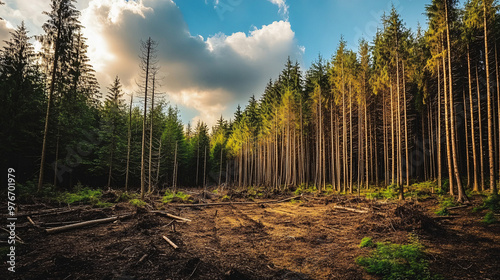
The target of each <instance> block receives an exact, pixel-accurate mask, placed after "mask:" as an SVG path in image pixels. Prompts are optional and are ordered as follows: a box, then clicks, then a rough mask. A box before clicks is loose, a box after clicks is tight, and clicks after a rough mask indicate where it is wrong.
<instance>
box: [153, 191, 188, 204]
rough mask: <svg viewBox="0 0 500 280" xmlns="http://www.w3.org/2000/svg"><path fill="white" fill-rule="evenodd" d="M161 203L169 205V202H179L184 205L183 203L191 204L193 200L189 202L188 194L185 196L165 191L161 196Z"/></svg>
mask: <svg viewBox="0 0 500 280" xmlns="http://www.w3.org/2000/svg"><path fill="white" fill-rule="evenodd" d="M161 202H163V203H171V202H181V203H185V202H193V200H191V196H190V195H188V194H185V193H183V192H180V191H179V192H175V193H174V192H172V191H170V190H166V191H165V195H164V196H163V198H162V200H161Z"/></svg>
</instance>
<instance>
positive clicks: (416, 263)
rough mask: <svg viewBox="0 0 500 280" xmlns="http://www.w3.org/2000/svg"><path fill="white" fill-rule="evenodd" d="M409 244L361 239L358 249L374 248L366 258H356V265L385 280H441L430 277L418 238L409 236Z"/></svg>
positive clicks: (427, 264)
mask: <svg viewBox="0 0 500 280" xmlns="http://www.w3.org/2000/svg"><path fill="white" fill-rule="evenodd" d="M409 239H410V244H407V245H401V244H393V243H390V242H377V243H375V244H373V241H372V239H371V238H369V237H365V238H363V240H362V241H361V244H360V245H359V246H360V247H374V250H373V251H372V252H371V253H370V255H369V256H368V257H358V258H357V259H356V263H357V264H358V265H360V266H363V267H364V268H365V269H366V271H367V272H368V273H370V274H374V275H377V276H380V277H382V279H386V280H396V279H414V280H424V279H425V280H430V279H442V278H441V277H439V276H435V275H434V276H433V275H431V273H430V271H429V263H428V261H427V260H426V255H425V253H424V247H423V245H422V244H420V243H419V241H418V238H417V237H416V236H414V235H410V238H409Z"/></svg>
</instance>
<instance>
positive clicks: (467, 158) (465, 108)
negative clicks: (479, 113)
mask: <svg viewBox="0 0 500 280" xmlns="http://www.w3.org/2000/svg"><path fill="white" fill-rule="evenodd" d="M463 104H464V105H463V106H464V119H465V121H464V128H465V155H466V157H465V158H466V162H467V186H468V187H470V185H471V176H470V163H469V161H470V158H469V128H468V127H467V106H466V99H465V88H464V89H463Z"/></svg>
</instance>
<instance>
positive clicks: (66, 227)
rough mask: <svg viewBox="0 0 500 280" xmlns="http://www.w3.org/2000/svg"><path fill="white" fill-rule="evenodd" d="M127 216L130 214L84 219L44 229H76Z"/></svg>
mask: <svg viewBox="0 0 500 280" xmlns="http://www.w3.org/2000/svg"><path fill="white" fill-rule="evenodd" d="M128 216H130V215H126V216H121V217H120V216H114V217H110V218H104V219H98V220H92V221H86V222H81V223H76V224H71V225H65V226H60V227H54V228H49V229H46V230H45V231H46V232H47V233H57V232H61V231H65V230H70V229H77V228H82V227H86V226H91V225H96V224H102V223H109V222H113V221H116V220H118V219H120V218H124V217H128Z"/></svg>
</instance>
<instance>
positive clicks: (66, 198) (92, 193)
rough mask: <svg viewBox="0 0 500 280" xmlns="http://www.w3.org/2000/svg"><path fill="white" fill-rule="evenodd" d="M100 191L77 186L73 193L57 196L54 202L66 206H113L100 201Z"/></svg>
mask: <svg viewBox="0 0 500 280" xmlns="http://www.w3.org/2000/svg"><path fill="white" fill-rule="evenodd" d="M101 197H102V191H101V190H100V189H96V190H93V189H90V188H89V187H83V188H82V187H81V186H80V185H78V186H77V187H76V188H75V191H74V192H64V193H62V194H60V195H59V196H57V198H56V200H57V201H58V202H61V203H66V204H75V203H80V204H91V205H92V206H94V207H101V208H104V207H110V206H112V205H113V204H112V203H109V202H104V201H101Z"/></svg>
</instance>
